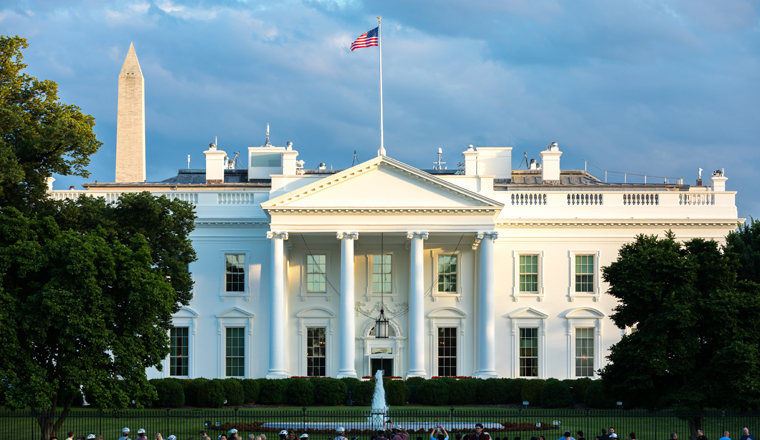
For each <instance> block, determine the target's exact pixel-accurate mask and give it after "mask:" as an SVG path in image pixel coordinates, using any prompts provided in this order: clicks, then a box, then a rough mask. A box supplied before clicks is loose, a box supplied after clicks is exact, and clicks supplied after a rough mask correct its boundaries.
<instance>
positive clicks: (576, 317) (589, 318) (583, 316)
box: [565, 307, 604, 379]
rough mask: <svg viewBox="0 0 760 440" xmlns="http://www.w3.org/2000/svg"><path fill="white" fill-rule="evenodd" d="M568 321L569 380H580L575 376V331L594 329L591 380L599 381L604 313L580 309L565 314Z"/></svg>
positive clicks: (584, 308) (592, 309) (588, 308)
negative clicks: (578, 329)
mask: <svg viewBox="0 0 760 440" xmlns="http://www.w3.org/2000/svg"><path fill="white" fill-rule="evenodd" d="M565 319H566V321H567V331H566V333H565V334H566V335H567V377H568V378H569V379H580V378H582V377H588V376H580V377H578V376H577V375H576V374H575V344H576V340H575V329H576V328H593V329H594V375H593V376H591V377H590V378H591V379H598V378H599V376H598V375H597V374H596V372H597V371H599V369H601V368H602V358H603V357H604V356H603V353H602V323H603V322H604V313H602V312H600V311H599V310H597V309H594V308H591V307H580V308H577V309H572V310H570V311H568V312H567V313H566V314H565Z"/></svg>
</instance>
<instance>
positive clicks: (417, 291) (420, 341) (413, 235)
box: [406, 232, 428, 377]
mask: <svg viewBox="0 0 760 440" xmlns="http://www.w3.org/2000/svg"><path fill="white" fill-rule="evenodd" d="M406 238H407V239H409V240H411V241H412V246H411V255H410V262H411V265H410V267H409V372H408V373H407V377H413V376H423V377H424V376H427V373H426V372H425V303H424V301H423V299H424V295H425V279H424V276H425V274H424V269H425V264H424V260H423V258H422V251H423V249H424V244H423V240H427V238H428V233H427V232H407V234H406Z"/></svg>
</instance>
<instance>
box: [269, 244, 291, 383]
mask: <svg viewBox="0 0 760 440" xmlns="http://www.w3.org/2000/svg"><path fill="white" fill-rule="evenodd" d="M267 238H268V239H270V240H272V254H271V259H272V261H271V269H272V271H271V274H270V276H269V283H270V290H269V371H268V372H267V379H283V378H286V377H288V372H287V369H286V368H285V350H286V349H287V347H288V346H287V345H286V343H285V328H286V327H285V325H286V322H287V321H286V316H285V266H284V256H285V254H284V247H283V244H284V241H285V240H287V239H288V233H287V232H274V231H270V232H267Z"/></svg>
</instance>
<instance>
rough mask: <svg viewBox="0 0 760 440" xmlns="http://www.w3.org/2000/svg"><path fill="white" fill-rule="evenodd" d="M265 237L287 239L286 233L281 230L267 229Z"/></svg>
mask: <svg viewBox="0 0 760 440" xmlns="http://www.w3.org/2000/svg"><path fill="white" fill-rule="evenodd" d="M267 238H268V239H270V240H271V239H273V238H275V239H281V240H287V239H288V233H287V232H283V231H267Z"/></svg>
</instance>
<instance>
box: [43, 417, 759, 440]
mask: <svg viewBox="0 0 760 440" xmlns="http://www.w3.org/2000/svg"><path fill="white" fill-rule="evenodd" d="M388 425H390V430H389V429H388ZM130 434H131V431H130V430H129V428H124V429H122V430H121V437H119V440H133V439H132V438H131V437H130ZM336 434H337V436H336V437H335V439H334V440H349V439H348V438H347V437H345V435H346V429H345V428H343V427H340V428H338V429H337V430H336ZM198 435H199V438H200V440H243V439H242V438H241V437H239V436H238V431H237V429H234V428H233V429H230V430H229V431H228V432H227V433H226V434H220V435H219V436H218V437H217V438H216V439H213V438H211V437H209V435H208V434H207V433H206V431H200V432H199V433H198ZM576 435H577V437H573V434H572V433H571V432H570V431H565V433H564V435H563V436H562V437H560V438H559V439H557V440H586V438H585V436H584V434H583V431H578V432H576ZM147 439H148V437H147V433H146V431H145V429H138V430H137V437H136V438H135V439H134V440H147ZM454 439H455V440H491V436H490V435H489V434H488V432H486V431H484V430H483V424H481V423H476V424H475V427H474V429H473V430H472V431H471V432H470V433H469V434H456V435H455V437H454ZM625 439H626V440H642V439H640V438H639V437H637V436H636V433H635V432H631V433H630V434H628V435H626V437H625ZM50 440H58V437H51V438H50ZM66 440H104V439H103V436H102V435H97V436H96V435H95V434H89V435H87V437H78V438H76V439H75V438H74V432H73V431H69V433H68V434H67V436H66ZM155 440H177V437H176V436H174V435H169V436H167V437H166V438H164V437H163V436H162V435H161V433H157V434H156V437H155ZM187 440H193V438H192V437H191V438H189V439H187ZM247 440H267V437H266V435H265V434H260V435H255V434H250V435H249V436H248V438H247ZM279 440H309V434H308V433H303V434H301V435H300V436H298V435H297V434H296V432H295V431H294V430H292V429H283V430H282V431H280V438H279ZM350 440H359V437H353V438H352V439H350ZM370 440H409V433H408V432H407V431H406V430H405V429H403V428H401V427H400V426H396V425H395V424H394V422H393V421H390V420H389V421H388V422H386V423H383V427H382V429H378V430H377V431H376V432H375V433H373V434H372V436H371V437H370ZM416 440H424V439H423V438H422V437H417V439H416ZM429 440H449V433H448V432H447V431H446V429H445V428H444V427H443V426H442V425H436V426H434V427H433V428H432V430H431V431H430V439H429ZM494 440H510V439H509V438H508V437H504V438H503V439H502V438H500V437H496V438H495V439H494ZM514 440H520V437H515V438H514ZM530 440H546V438H545V437H544V436H537V437H531V438H530ZM594 440H619V439H618V435H617V433H616V432H615V428H613V427H610V428H609V429H607V428H602V432H601V435H597V436H595V437H594ZM655 440H656V439H655ZM670 440H678V433H675V432H672V433H671V434H670ZM697 440H708V438H707V437H706V436H705V433H704V432H703V431H702V430H701V429H699V430H697ZM719 440H732V439H731V433H730V432H728V431H725V432H724V433H723V437H721V438H720V439H719ZM738 440H755V437H754V436H753V435H752V434H750V433H749V428H744V429H743V430H742V435H741V437H740V438H739V439H738Z"/></svg>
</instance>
